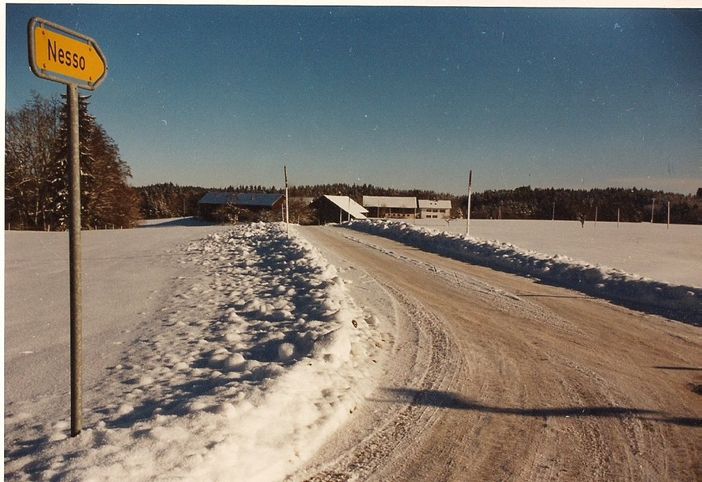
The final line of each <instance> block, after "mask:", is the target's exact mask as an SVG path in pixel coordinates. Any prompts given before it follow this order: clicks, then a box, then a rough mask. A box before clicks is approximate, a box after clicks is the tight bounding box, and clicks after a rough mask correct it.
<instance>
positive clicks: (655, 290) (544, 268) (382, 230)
mask: <svg viewBox="0 0 702 482" xmlns="http://www.w3.org/2000/svg"><path fill="white" fill-rule="evenodd" d="M345 225H346V226H348V227H350V228H353V229H355V230H358V231H362V232H366V233H370V234H375V235H379V236H383V237H386V238H389V239H393V240H395V241H399V242H401V243H404V244H407V245H410V246H414V247H416V248H419V249H421V250H424V251H429V252H432V253H437V254H440V255H442V256H447V257H450V258H453V259H457V260H460V261H467V262H469V263H473V264H477V265H481V266H486V267H489V268H493V269H498V270H501V271H507V272H509V273H515V274H519V275H526V276H532V277H534V278H538V279H539V280H542V281H544V282H547V283H550V284H554V285H557V286H563V287H566V288H571V289H575V290H578V291H581V292H583V293H587V294H589V295H592V296H596V297H599V298H604V299H608V300H610V301H613V302H616V303H619V304H622V305H625V306H629V307H632V308H634V309H639V310H642V311H647V312H653V313H656V314H660V315H663V316H666V317H669V318H672V319H676V320H680V321H684V322H688V323H692V324H696V325H699V324H702V289H700V288H696V287H690V286H683V285H674V284H669V283H664V282H660V281H656V280H652V279H649V278H645V277H642V276H637V275H633V274H629V273H625V272H623V271H621V270H617V269H614V268H610V267H607V266H600V265H593V264H590V263H586V262H582V261H577V260H574V259H571V258H569V257H567V256H562V255H553V256H550V255H545V254H542V253H538V252H535V251H527V250H524V249H521V248H519V247H517V246H514V245H512V244H507V243H502V242H499V241H484V240H480V239H476V238H473V237H470V236H465V235H461V234H452V233H446V232H438V231H434V230H431V229H427V228H423V227H418V226H413V225H410V224H407V223H404V222H395V221H392V222H388V221H382V220H368V221H351V222H349V223H345Z"/></svg>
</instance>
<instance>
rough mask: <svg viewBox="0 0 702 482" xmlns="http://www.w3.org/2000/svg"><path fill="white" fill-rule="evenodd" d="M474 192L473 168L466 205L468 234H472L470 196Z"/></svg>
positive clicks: (469, 175)
mask: <svg viewBox="0 0 702 482" xmlns="http://www.w3.org/2000/svg"><path fill="white" fill-rule="evenodd" d="M472 194H473V170H472V169H470V170H469V171H468V206H467V207H466V236H468V235H469V234H470V197H471V195H472Z"/></svg>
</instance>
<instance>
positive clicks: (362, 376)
mask: <svg viewBox="0 0 702 482" xmlns="http://www.w3.org/2000/svg"><path fill="white" fill-rule="evenodd" d="M181 262H182V263H196V264H199V265H201V266H202V267H203V268H205V271H206V276H202V277H199V278H197V279H182V280H181V281H182V283H181V284H180V286H181V288H182V289H179V290H177V292H174V293H173V303H172V305H171V306H167V307H164V309H163V310H162V312H163V313H164V315H163V320H161V321H162V326H161V328H160V329H159V330H157V331H156V332H155V333H154V335H153V337H144V338H142V339H140V340H138V343H137V345H135V346H133V347H132V348H131V350H130V351H129V352H128V354H127V356H126V357H125V359H124V361H123V363H120V364H119V365H117V366H115V367H113V368H112V370H111V373H110V374H109V375H108V376H107V377H106V381H105V382H104V384H103V388H104V390H105V393H106V395H104V399H105V400H104V406H102V407H97V409H96V410H95V411H96V412H97V413H98V414H99V417H95V416H93V417H92V419H93V420H95V419H97V420H95V421H94V423H92V424H88V426H87V428H86V429H85V430H84V431H83V432H82V433H81V434H80V435H79V436H78V437H75V438H67V436H66V435H67V430H68V423H67V422H66V421H61V422H59V423H57V424H56V425H55V426H54V427H53V433H51V434H46V437H45V439H44V440H41V441H33V442H31V443H30V444H29V447H30V449H29V450H25V451H24V454H22V456H20V457H17V458H15V459H12V458H10V459H8V457H7V454H8V449H9V452H10V453H12V452H13V450H12V448H11V447H9V448H8V447H7V446H6V459H5V462H6V467H5V478H6V479H9V480H13V479H15V480H26V479H35V478H42V479H61V480H154V479H166V480H172V479H186V480H246V481H255V480H276V479H282V478H284V477H285V475H286V474H288V473H290V472H291V471H292V470H293V469H295V468H296V467H298V466H299V465H300V464H301V463H302V462H304V461H305V459H306V458H308V457H309V456H310V455H311V454H313V453H314V452H315V451H316V450H317V449H318V448H319V446H320V445H321V444H322V443H323V441H324V439H325V438H326V437H327V436H328V435H329V434H330V433H332V432H333V431H334V430H336V429H337V428H338V427H339V426H340V425H341V424H342V423H343V422H344V421H345V419H346V418H347V417H348V415H349V413H351V412H353V410H354V409H355V406H356V404H357V403H358V402H359V401H360V400H362V399H363V397H364V396H365V395H366V394H367V393H369V391H370V390H371V389H372V376H371V375H372V373H371V367H370V363H371V358H372V354H373V353H374V350H376V349H377V348H375V343H376V341H377V337H378V336H379V335H377V334H375V333H374V332H373V331H372V329H371V327H370V326H369V325H368V324H367V323H366V320H365V317H364V314H363V312H362V311H361V310H360V309H359V308H358V307H357V306H355V304H354V303H353V300H352V299H351V298H350V296H349V294H348V291H347V288H346V287H345V286H344V282H343V281H342V280H341V279H340V278H339V277H338V276H337V272H336V269H335V268H334V267H333V266H331V265H329V264H328V263H327V262H326V261H325V260H324V259H323V258H322V256H321V255H320V254H319V252H318V251H317V250H316V249H315V248H314V247H312V246H311V245H310V244H309V243H308V242H307V241H305V240H303V239H302V238H301V237H299V236H298V235H297V234H296V232H295V231H294V228H293V230H292V232H291V235H290V236H289V237H288V236H286V234H285V231H284V228H283V227H282V226H281V225H278V224H254V225H242V226H237V227H236V228H235V229H233V230H231V231H227V232H224V233H214V234H211V235H209V236H208V237H207V238H206V239H203V240H200V241H197V242H193V243H191V244H190V245H189V246H188V247H187V250H186V253H185V254H184V255H183V258H182V259H181ZM107 393H113V394H114V393H121V394H122V398H121V399H117V400H115V399H112V397H111V396H109V395H107Z"/></svg>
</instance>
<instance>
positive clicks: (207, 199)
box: [197, 191, 283, 208]
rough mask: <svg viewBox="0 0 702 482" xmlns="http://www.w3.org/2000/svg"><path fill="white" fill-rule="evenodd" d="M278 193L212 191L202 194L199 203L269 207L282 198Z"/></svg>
mask: <svg viewBox="0 0 702 482" xmlns="http://www.w3.org/2000/svg"><path fill="white" fill-rule="evenodd" d="M282 197H283V195H282V194H278V193H258V192H251V193H248V192H247V193H238V192H219V191H211V192H208V193H207V194H205V195H204V196H202V199H200V200H199V201H198V202H197V203H198V204H234V205H235V206H248V207H267V208H272V207H273V206H274V205H275V203H277V202H278V201H279V200H280V199H282Z"/></svg>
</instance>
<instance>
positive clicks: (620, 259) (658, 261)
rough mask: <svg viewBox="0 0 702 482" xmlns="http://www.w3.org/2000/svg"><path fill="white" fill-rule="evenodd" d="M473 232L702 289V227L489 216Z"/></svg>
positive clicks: (458, 223) (430, 223)
mask: <svg viewBox="0 0 702 482" xmlns="http://www.w3.org/2000/svg"><path fill="white" fill-rule="evenodd" d="M412 224H414V225H416V226H424V227H428V228H430V229H434V230H439V231H445V232H449V233H454V234H465V232H466V225H465V220H460V219H456V220H453V221H451V223H450V224H449V225H447V224H446V222H444V221H436V220H429V219H426V220H417V221H416V222H414V223H412ZM470 235H471V236H472V237H474V238H476V239H479V240H482V241H501V242H503V243H509V244H513V245H515V246H518V247H520V248H522V249H524V250H529V251H535V252H538V253H543V254H548V255H562V256H567V257H569V258H573V259H574V260H578V261H585V262H587V263H590V264H596V265H601V266H607V267H610V268H616V269H619V270H621V271H625V272H627V273H631V274H634V275H641V276H645V277H647V278H651V279H654V280H657V281H665V282H667V283H672V284H681V285H687V286H695V287H697V288H702V226H699V225H684V224H674V225H671V226H670V229H667V228H666V225H665V224H650V223H620V224H619V226H618V227H617V223H616V222H614V223H610V222H598V223H597V224H595V223H594V222H592V221H588V222H586V223H585V225H584V227H581V226H580V223H579V222H578V221H532V220H487V219H474V220H472V221H471V222H470Z"/></svg>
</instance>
